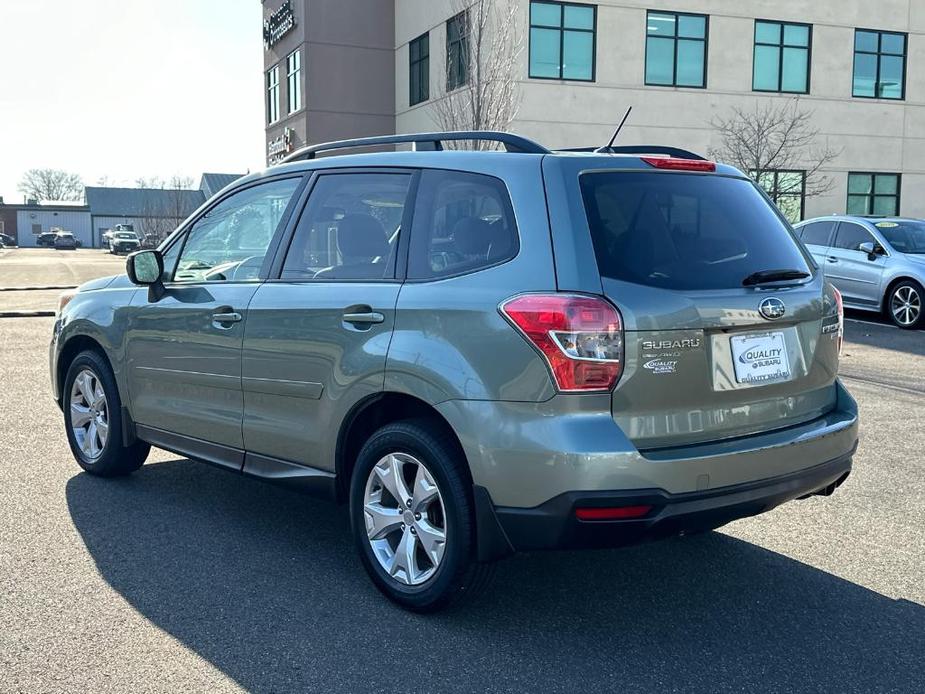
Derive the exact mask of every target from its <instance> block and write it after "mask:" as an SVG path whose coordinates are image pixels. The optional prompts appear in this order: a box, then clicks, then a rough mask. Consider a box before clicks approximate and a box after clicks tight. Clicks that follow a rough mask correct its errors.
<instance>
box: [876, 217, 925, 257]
mask: <svg viewBox="0 0 925 694" xmlns="http://www.w3.org/2000/svg"><path fill="white" fill-rule="evenodd" d="M874 226H875V227H877V229H879V230H880V233H881V234H883V237H884V238H885V239H886V240H887V242H888V243H889V244H890V245H891V246H892V247H893V248H895V249H896V250H897V251H899V252H900V253H925V224H923V223H922V222H877V223H876V224H875V225H874Z"/></svg>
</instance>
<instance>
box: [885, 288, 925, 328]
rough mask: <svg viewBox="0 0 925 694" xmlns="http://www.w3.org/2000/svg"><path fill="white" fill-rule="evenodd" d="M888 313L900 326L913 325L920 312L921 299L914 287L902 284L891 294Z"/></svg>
mask: <svg viewBox="0 0 925 694" xmlns="http://www.w3.org/2000/svg"><path fill="white" fill-rule="evenodd" d="M890 311H892V313H893V318H894V319H895V320H896V322H897V323H899V324H900V325H913V324H914V323H915V322H916V321H917V320H918V319H919V314H921V312H922V297H921V296H920V295H919V293H918V291H916V288H915V287H912V286H909V285H908V284H904V285H902V286H900V287H898V288H897V289H896V291H895V292H893V296H892V298H891V299H890Z"/></svg>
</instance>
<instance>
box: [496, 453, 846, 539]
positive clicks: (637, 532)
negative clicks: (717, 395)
mask: <svg viewBox="0 0 925 694" xmlns="http://www.w3.org/2000/svg"><path fill="white" fill-rule="evenodd" d="M855 448H856V444H855ZM854 450H855V449H854V448H852V450H851V451H850V452H849V453H847V454H845V455H842V456H839V457H838V458H835V459H833V460H829V461H827V462H824V463H821V464H819V465H814V466H812V467H808V468H806V469H804V470H800V471H798V472H794V473H791V474H787V475H781V476H779V477H772V478H769V479H764V480H758V481H755V482H747V483H743V484H737V485H732V486H729V487H723V488H719V489H711V490H708V491H702V492H688V493H683V494H669V493H668V492H665V491H663V490H661V489H635V490H632V491H601V492H568V493H565V494H560V495H559V496H557V497H555V498H553V499H550V500H549V501H547V502H546V503H544V504H541V505H540V506H537V507H535V508H528V509H525V508H510V507H497V508H495V509H494V514H495V517H496V519H497V523H498V529H499V530H500V531H501V532H503V535H504V538H505V543H506V544H507V545H508V546H509V548H510V549H512V550H518V551H519V550H531V549H561V548H581V547H619V546H622V545H628V544H634V543H637V542H644V541H647V540H656V539H660V538H664V537H670V536H673V535H680V534H683V533H685V532H695V531H702V530H710V529H713V528H718V527H719V526H721V525H725V524H726V523H728V522H730V521H733V520H736V519H738V518H745V517H747V516H754V515H757V514H759V513H764V512H765V511H770V510H771V509H773V508H774V507H776V506H779V505H780V504H783V503H785V502H787V501H791V500H793V499H797V498H800V497H805V496H807V495H812V494H830V493H831V492H832V491H834V489H835V488H836V487H838V486H840V485H841V484H842V483H843V482H844V481H845V479H846V478H847V477H848V475H849V473H850V472H851V458H852V455H853V454H854ZM483 498H484V497H483ZM626 506H651V507H652V510H651V511H650V512H649V513H647V514H646V515H645V516H644V517H642V518H639V519H634V520H617V521H581V520H578V519H577V518H576V515H575V509H577V508H600V507H626ZM503 544H504V543H503Z"/></svg>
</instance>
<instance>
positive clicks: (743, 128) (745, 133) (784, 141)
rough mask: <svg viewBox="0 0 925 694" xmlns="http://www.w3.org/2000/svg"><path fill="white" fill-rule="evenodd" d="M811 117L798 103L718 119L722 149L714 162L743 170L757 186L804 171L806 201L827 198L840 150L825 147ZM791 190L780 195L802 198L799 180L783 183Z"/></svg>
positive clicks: (759, 104)
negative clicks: (828, 170) (829, 170)
mask: <svg viewBox="0 0 925 694" xmlns="http://www.w3.org/2000/svg"><path fill="white" fill-rule="evenodd" d="M812 118H813V112H812V111H805V110H803V109H801V108H800V100H799V99H798V98H796V99H789V100H787V101H784V102H773V101H765V102H756V104H755V108H754V109H753V110H750V111H749V110H745V109H742V108H738V107H734V108H733V109H732V115H731V116H729V117H728V118H722V117H719V116H717V117H714V118H713V119H712V120H711V121H710V125H712V126H713V127H714V128H715V129H716V130H717V131H719V133H720V135H721V136H722V145H721V146H720V147H718V148H716V149H711V150H710V156H711V157H713V158H714V159H718V160H720V161H724V162H726V163H728V164H732V165H733V166H735V167H737V168H738V169H740V170H741V171H742V172H743V173H745V174H748V175H749V176H751V177H752V178H754V179H755V180H756V181H758V182H762V181H763V180H764V178H765V176H764V175H765V174H768V173H770V172H773V171H804V172H805V173H806V180H805V191H803V194H804V195H805V197H807V198H810V197H814V196H817V195H822V194H824V193H827V192H828V191H830V190H831V189H832V185H833V181H832V179H831V178H830V177H828V176H826V175H825V173H824V169H825V167H826V166H827V165H828V164H830V163H831V162H832V161H833V160H834V159H835V158H837V157H838V156H839V155H840V154H841V152H842V150H840V149H833V148H831V147H830V146H829V144H828V142H826V141H821V142H820V139H821V138H820V137H819V129H818V128H815V127H813V120H812ZM778 180H779V181H785V183H784V186H785V187H791V188H793V190H782V189H781V188H780V187H778V190H777V192H778V193H779V194H781V195H786V194H788V193H790V194H800V193H801V189H802V187H803V185H804V182H803V181H802V180H801V178H800V177H797V176H791V177H784V178H779V179H778Z"/></svg>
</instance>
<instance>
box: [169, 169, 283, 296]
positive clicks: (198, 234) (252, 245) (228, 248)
mask: <svg viewBox="0 0 925 694" xmlns="http://www.w3.org/2000/svg"><path fill="white" fill-rule="evenodd" d="M300 180H301V179H299V178H287V179H283V180H278V181H271V182H269V183H262V184H260V185H256V186H251V187H250V188H245V189H244V190H241V191H238V192H237V193H234V194H232V195H230V196H228V197H227V198H225V199H224V200H222V201H221V202H220V203H218V204H217V205H215V206H214V207H212V208H211V209H210V210H209V211H208V212H206V213H205V214H204V215H203V216H202V217H200V218H199V219H197V220H196V221H195V222H194V223H193V225H192V227H190V230H189V232H188V233H187V235H186V240H185V242H184V245H183V249H182V250H181V251H180V259H179V262H178V263H177V268H176V272H175V273H174V278H173V281H174V282H202V281H209V282H221V281H254V280H257V279H258V274H259V271H260V266H261V265H263V259H264V256H266V254H267V248H269V246H270V240H271V239H272V238H273V234H275V233H276V228H277V227H278V226H279V222H280V220H281V219H282V217H283V213H284V212H285V211H286V206H287V205H288V204H289V199H290V198H291V197H292V194H293V193H294V192H295V189H296V188H297V187H298V185H299V181H300Z"/></svg>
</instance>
